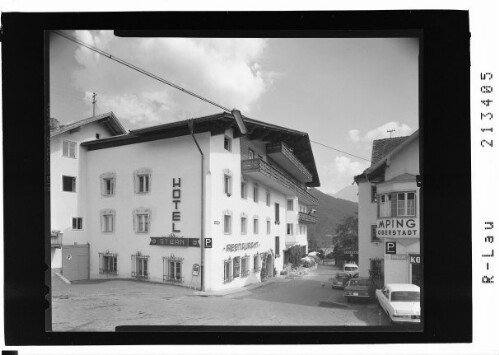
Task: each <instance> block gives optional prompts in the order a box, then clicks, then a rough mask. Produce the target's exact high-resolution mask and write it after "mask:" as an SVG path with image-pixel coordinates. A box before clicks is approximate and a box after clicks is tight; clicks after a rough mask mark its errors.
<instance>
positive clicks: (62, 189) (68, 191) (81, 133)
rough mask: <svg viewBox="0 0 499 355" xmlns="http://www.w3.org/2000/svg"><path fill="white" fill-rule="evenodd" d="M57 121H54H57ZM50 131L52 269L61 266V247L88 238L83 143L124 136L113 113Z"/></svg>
mask: <svg viewBox="0 0 499 355" xmlns="http://www.w3.org/2000/svg"><path fill="white" fill-rule="evenodd" d="M54 121H55V120H54ZM51 128H52V129H51V132H50V200H51V204H50V216H51V217H50V223H51V230H52V232H51V266H52V268H55V269H60V268H61V267H62V246H63V245H74V244H75V243H77V244H84V243H86V242H87V238H86V233H85V230H86V203H85V197H86V195H85V190H86V180H85V176H86V168H87V166H86V152H87V150H86V149H84V148H82V147H81V143H83V142H86V141H88V140H95V139H104V138H109V137H112V136H116V135H120V134H125V133H126V131H125V129H124V128H123V126H122V125H121V124H120V122H119V121H118V119H117V118H116V117H115V116H114V114H113V113H112V112H110V113H106V114H102V115H98V116H94V117H90V118H87V119H84V120H81V121H78V122H75V123H72V124H67V125H64V126H60V125H59V124H58V123H55V124H53V125H52V127H51Z"/></svg>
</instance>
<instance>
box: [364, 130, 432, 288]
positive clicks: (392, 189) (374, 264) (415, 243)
mask: <svg viewBox="0 0 499 355" xmlns="http://www.w3.org/2000/svg"><path fill="white" fill-rule="evenodd" d="M418 175H419V131H416V132H415V133H413V134H412V135H410V136H408V137H396V138H388V139H380V140H375V141H374V142H373V150H372V157H371V166H370V167H369V168H367V169H366V170H365V171H364V172H363V173H362V174H360V175H358V176H356V177H355V182H356V183H357V184H358V187H359V270H360V276H366V277H367V276H370V275H371V276H373V277H375V278H378V279H379V281H380V283H385V284H386V283H413V284H416V285H420V282H421V279H420V277H421V271H420V264H421V262H422V258H421V255H420V218H421V211H420V205H421V204H420V194H419V187H418V186H417V176H418Z"/></svg>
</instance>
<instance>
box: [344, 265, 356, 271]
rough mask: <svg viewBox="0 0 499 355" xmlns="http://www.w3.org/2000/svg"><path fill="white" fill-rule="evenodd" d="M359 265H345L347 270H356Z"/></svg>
mask: <svg viewBox="0 0 499 355" xmlns="http://www.w3.org/2000/svg"><path fill="white" fill-rule="evenodd" d="M356 270H357V266H345V271H356Z"/></svg>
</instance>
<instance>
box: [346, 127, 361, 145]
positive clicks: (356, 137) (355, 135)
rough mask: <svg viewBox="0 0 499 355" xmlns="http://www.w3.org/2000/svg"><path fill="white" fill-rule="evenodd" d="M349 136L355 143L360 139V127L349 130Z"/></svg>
mask: <svg viewBox="0 0 499 355" xmlns="http://www.w3.org/2000/svg"><path fill="white" fill-rule="evenodd" d="M348 136H349V137H350V140H351V141H352V142H354V143H357V142H359V141H360V131H359V130H358V129H352V130H350V131H348Z"/></svg>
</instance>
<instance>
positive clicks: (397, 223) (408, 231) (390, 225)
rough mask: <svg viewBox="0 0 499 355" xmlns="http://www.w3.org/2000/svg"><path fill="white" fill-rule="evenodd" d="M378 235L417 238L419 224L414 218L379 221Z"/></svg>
mask: <svg viewBox="0 0 499 355" xmlns="http://www.w3.org/2000/svg"><path fill="white" fill-rule="evenodd" d="M376 234H377V235H378V237H416V236H417V235H418V224H417V222H416V220H415V219H414V218H400V219H389V218H384V219H378V225H377V226H376Z"/></svg>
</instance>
